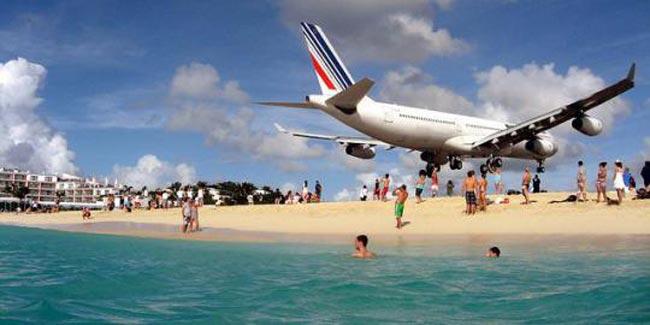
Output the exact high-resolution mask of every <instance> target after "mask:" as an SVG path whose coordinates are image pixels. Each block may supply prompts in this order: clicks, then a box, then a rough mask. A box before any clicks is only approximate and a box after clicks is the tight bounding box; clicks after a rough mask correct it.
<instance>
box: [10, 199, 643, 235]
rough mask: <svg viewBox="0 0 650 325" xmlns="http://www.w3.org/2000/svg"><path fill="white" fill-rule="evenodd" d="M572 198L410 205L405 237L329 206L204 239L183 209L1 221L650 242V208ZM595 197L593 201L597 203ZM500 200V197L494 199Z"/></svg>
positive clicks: (211, 212)
mask: <svg viewBox="0 0 650 325" xmlns="http://www.w3.org/2000/svg"><path fill="white" fill-rule="evenodd" d="M567 196H568V193H543V194H534V195H532V199H533V200H536V201H537V202H536V203H533V204H531V205H521V204H520V202H521V201H522V198H521V196H509V198H510V201H511V202H510V204H502V205H490V206H488V211H487V212H486V213H478V214H476V215H474V216H467V215H465V214H463V210H464V208H465V201H464V198H462V197H452V198H448V197H441V198H434V199H431V198H429V199H427V200H426V202H423V203H421V204H416V203H415V200H413V199H412V198H411V199H409V201H408V202H407V204H406V210H405V215H404V219H403V220H405V221H409V222H410V224H408V225H407V226H406V227H404V228H403V229H401V230H398V229H396V228H395V219H394V217H393V202H392V201H389V202H377V201H370V202H330V203H327V202H325V203H318V204H304V205H252V206H232V207H214V206H205V207H202V208H201V209H200V213H199V215H200V219H199V220H200V225H201V227H202V228H204V229H205V230H204V231H201V232H198V233H193V234H181V233H179V231H178V227H179V225H180V222H181V217H180V213H181V212H180V209H178V208H176V209H167V210H162V209H161V210H151V211H146V210H137V211H134V212H132V213H126V212H122V211H114V212H103V211H94V212H93V219H92V220H90V221H82V219H81V212H80V211H68V212H61V213H57V214H15V213H4V214H1V215H0V224H6V225H16V226H27V227H37V228H48V229H58V230H66V231H76V232H89V233H105V234H117V235H130V236H141V237H158V238H178V239H198V240H227V241H232V240H234V241H296V240H297V241H301V240H309V241H316V242H318V241H326V240H330V241H332V240H334V241H343V240H345V241H349V238H351V236H354V235H356V234H360V233H365V234H369V235H371V236H373V237H374V238H381V239H382V240H391V241H392V240H395V239H402V238H411V239H414V240H415V239H418V238H419V239H425V238H430V237H432V236H433V235H490V236H492V235H579V234H582V235H648V234H650V200H626V201H624V202H623V204H622V205H621V206H607V205H606V204H604V203H600V204H596V203H595V202H586V203H561V204H548V203H547V202H548V201H550V200H561V199H564V198H566V197H567ZM593 196H594V194H590V197H593ZM490 197H491V198H493V197H494V196H490Z"/></svg>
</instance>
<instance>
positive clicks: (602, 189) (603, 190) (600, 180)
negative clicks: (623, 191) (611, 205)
mask: <svg viewBox="0 0 650 325" xmlns="http://www.w3.org/2000/svg"><path fill="white" fill-rule="evenodd" d="M601 196H602V197H603V201H605V202H607V162H605V161H602V162H600V164H598V176H597V178H596V203H600V197H601Z"/></svg>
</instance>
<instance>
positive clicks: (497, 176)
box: [494, 168, 503, 194]
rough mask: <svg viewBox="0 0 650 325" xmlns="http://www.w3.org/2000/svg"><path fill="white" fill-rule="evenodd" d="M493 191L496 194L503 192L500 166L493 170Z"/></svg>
mask: <svg viewBox="0 0 650 325" xmlns="http://www.w3.org/2000/svg"><path fill="white" fill-rule="evenodd" d="M494 192H495V193H496V194H503V180H502V179H501V168H497V170H496V171H495V172H494Z"/></svg>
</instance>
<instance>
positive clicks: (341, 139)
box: [274, 123, 393, 149]
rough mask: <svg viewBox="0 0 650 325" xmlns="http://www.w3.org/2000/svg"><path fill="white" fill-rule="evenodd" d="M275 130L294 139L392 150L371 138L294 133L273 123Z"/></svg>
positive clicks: (384, 143) (387, 145)
mask: <svg viewBox="0 0 650 325" xmlns="http://www.w3.org/2000/svg"><path fill="white" fill-rule="evenodd" d="M274 125H275V128H276V129H278V131H279V132H282V133H285V134H289V135H293V136H294V137H303V138H309V139H318V140H329V141H334V142H338V143H339V144H343V145H345V144H366V145H369V146H373V147H374V146H385V147H387V148H388V149H392V148H393V146H392V145H390V144H388V143H386V142H383V141H379V140H377V139H373V138H363V137H346V136H336V135H323V134H315V133H304V132H295V131H289V130H287V129H285V128H283V127H282V126H280V125H279V124H277V123H275V124H274Z"/></svg>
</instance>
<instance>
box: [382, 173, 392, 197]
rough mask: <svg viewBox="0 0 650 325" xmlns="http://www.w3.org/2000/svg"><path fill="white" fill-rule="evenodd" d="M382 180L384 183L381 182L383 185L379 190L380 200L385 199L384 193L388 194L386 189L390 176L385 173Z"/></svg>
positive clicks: (388, 186) (388, 185)
mask: <svg viewBox="0 0 650 325" xmlns="http://www.w3.org/2000/svg"><path fill="white" fill-rule="evenodd" d="M382 181H383V183H384V184H383V185H384V187H383V189H382V190H381V200H382V201H386V194H388V189H389V188H390V176H389V175H388V174H386V175H385V176H384V179H383V180H382Z"/></svg>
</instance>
